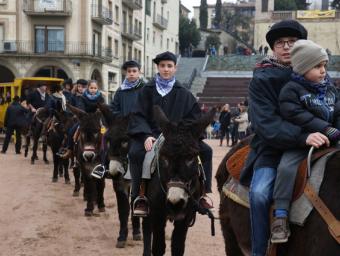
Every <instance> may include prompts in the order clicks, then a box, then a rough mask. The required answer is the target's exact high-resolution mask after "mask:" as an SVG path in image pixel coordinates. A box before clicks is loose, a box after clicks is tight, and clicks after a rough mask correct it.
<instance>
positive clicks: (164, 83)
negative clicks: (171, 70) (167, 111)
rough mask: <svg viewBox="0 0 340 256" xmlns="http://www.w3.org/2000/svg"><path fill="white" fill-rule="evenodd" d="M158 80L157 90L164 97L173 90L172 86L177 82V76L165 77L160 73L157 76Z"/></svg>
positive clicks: (156, 79)
mask: <svg viewBox="0 0 340 256" xmlns="http://www.w3.org/2000/svg"><path fill="white" fill-rule="evenodd" d="M155 81H156V89H157V92H158V93H159V94H160V95H162V97H164V96H165V95H167V94H168V93H169V92H171V90H172V87H174V84H175V83H176V78H175V77H174V76H173V77H172V78H170V79H163V78H162V77H161V76H160V75H159V73H157V74H156V76H155Z"/></svg>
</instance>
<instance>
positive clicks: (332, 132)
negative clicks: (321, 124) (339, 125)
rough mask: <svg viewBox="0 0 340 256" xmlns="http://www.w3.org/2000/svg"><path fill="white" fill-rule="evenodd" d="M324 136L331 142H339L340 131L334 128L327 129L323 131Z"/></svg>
mask: <svg viewBox="0 0 340 256" xmlns="http://www.w3.org/2000/svg"><path fill="white" fill-rule="evenodd" d="M324 134H325V135H326V136H327V137H328V138H329V140H331V141H338V140H340V130H338V129H336V128H334V127H330V126H329V127H327V128H326V129H325V131H324Z"/></svg>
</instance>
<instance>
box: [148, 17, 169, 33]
mask: <svg viewBox="0 0 340 256" xmlns="http://www.w3.org/2000/svg"><path fill="white" fill-rule="evenodd" d="M152 24H153V25H154V26H155V27H157V28H159V29H161V30H165V29H167V28H168V20H167V19H166V18H164V17H163V16H161V15H159V14H158V15H157V16H156V17H154V20H153V23H152Z"/></svg>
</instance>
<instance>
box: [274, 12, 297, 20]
mask: <svg viewBox="0 0 340 256" xmlns="http://www.w3.org/2000/svg"><path fill="white" fill-rule="evenodd" d="M295 16H296V15H295V11H274V12H273V13H272V19H273V20H285V19H293V18H295Z"/></svg>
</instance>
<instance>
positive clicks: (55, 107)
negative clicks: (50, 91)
mask: <svg viewBox="0 0 340 256" xmlns="http://www.w3.org/2000/svg"><path fill="white" fill-rule="evenodd" d="M46 107H47V109H48V111H49V113H50V115H52V114H53V113H54V112H55V111H57V112H61V111H62V110H63V108H62V99H61V98H58V97H56V96H54V95H51V96H50V98H49V100H48V102H47V104H46Z"/></svg>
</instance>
